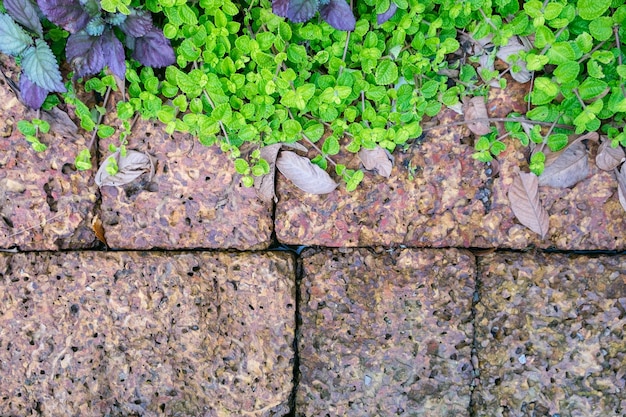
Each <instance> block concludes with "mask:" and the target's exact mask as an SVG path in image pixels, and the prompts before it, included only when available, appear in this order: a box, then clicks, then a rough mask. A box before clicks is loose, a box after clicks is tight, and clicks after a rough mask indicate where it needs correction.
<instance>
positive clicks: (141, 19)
mask: <svg viewBox="0 0 626 417" xmlns="http://www.w3.org/2000/svg"><path fill="white" fill-rule="evenodd" d="M119 28H120V29H122V32H124V33H125V34H127V35H128V36H132V37H135V38H139V37H140V36H145V35H146V33H148V32H149V31H150V30H151V29H152V16H151V15H150V13H148V12H145V11H143V10H132V11H131V12H130V14H129V15H128V16H126V20H124V21H123V22H122V23H121V24H120V25H119Z"/></svg>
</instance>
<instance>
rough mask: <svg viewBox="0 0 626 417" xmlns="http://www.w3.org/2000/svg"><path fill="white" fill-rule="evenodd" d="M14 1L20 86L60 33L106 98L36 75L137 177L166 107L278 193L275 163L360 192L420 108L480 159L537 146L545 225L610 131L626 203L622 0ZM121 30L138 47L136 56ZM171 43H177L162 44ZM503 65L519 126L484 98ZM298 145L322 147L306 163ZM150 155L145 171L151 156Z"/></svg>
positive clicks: (402, 142)
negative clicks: (341, 158) (554, 198)
mask: <svg viewBox="0 0 626 417" xmlns="http://www.w3.org/2000/svg"><path fill="white" fill-rule="evenodd" d="M17 1H18V0H11V1H6V0H5V1H4V7H5V9H6V10H7V12H8V14H2V15H0V19H3V20H2V22H3V23H6V24H7V25H8V26H7V25H1V26H3V27H4V28H5V29H0V40H1V39H5V40H6V39H8V40H10V41H11V42H7V41H4V42H3V45H5V46H4V47H3V48H4V49H1V50H2V52H4V53H8V54H12V55H14V56H17V58H18V59H19V60H20V61H21V64H22V65H23V69H24V76H23V77H20V83H22V81H21V78H24V79H31V80H32V81H35V80H39V78H38V77H37V76H35V75H34V74H35V73H37V72H36V71H33V70H29V69H28V68H29V67H28V65H29V60H28V56H30V55H28V54H27V52H28V51H31V50H35V51H38V49H37V48H41V50H42V51H43V50H45V48H46V47H45V46H43V45H45V44H46V42H49V43H50V45H51V47H50V49H51V50H53V51H56V58H57V59H60V60H63V59H65V60H67V61H68V62H69V64H70V68H71V70H73V72H74V73H73V77H74V79H76V78H79V80H82V81H83V82H84V83H85V86H86V88H87V90H93V91H95V92H97V93H98V94H100V95H101V97H103V98H104V100H103V102H102V103H100V104H98V106H97V108H96V109H95V110H96V111H93V110H94V109H89V108H87V107H86V106H85V105H84V103H82V102H81V100H80V99H79V98H78V96H77V95H76V94H75V92H74V90H75V88H74V85H73V84H72V83H65V84H61V83H60V79H61V78H60V75H57V74H56V72H54V71H52V72H51V74H53V75H52V81H54V82H52V81H49V80H48V81H49V83H48V82H44V81H43V78H41V77H40V78H41V80H39V81H40V82H39V83H34V82H31V84H36V85H37V87H39V88H44V89H46V93H48V92H59V93H61V96H62V98H63V100H64V101H65V102H66V103H68V104H69V105H70V106H74V107H75V108H76V114H77V115H78V116H79V117H80V122H81V126H82V127H83V128H86V129H87V130H92V131H94V139H96V134H97V135H98V136H100V137H106V136H111V135H114V134H118V135H119V138H120V139H119V140H120V145H119V146H118V147H113V148H112V149H111V152H112V154H113V155H114V157H112V158H109V159H108V160H107V162H106V163H105V165H104V166H103V168H102V169H105V170H106V171H107V172H108V174H109V175H110V176H115V175H118V174H119V175H123V174H124V173H123V172H122V173H119V170H120V169H119V168H120V166H125V165H131V166H133V169H136V166H134V165H133V164H124V163H120V158H124V157H125V155H126V151H125V144H126V139H125V138H126V137H127V136H128V135H129V134H132V120H133V119H134V118H136V117H143V118H148V119H158V120H160V121H161V122H163V123H164V125H165V129H166V130H167V131H168V132H170V133H173V132H174V131H181V132H189V133H191V134H193V135H194V136H196V137H197V138H198V140H199V141H200V142H201V143H202V144H204V145H207V146H220V147H221V149H222V150H223V151H224V152H228V153H229V154H230V155H231V156H232V159H233V162H234V166H235V169H236V170H237V172H238V173H239V174H241V175H242V182H243V183H244V184H245V185H247V186H252V185H253V184H254V183H255V182H256V184H257V186H258V187H259V188H260V189H262V190H266V191H264V192H263V194H262V195H263V196H264V197H265V198H273V197H274V196H273V175H274V173H273V170H274V167H277V168H278V169H279V170H281V171H282V172H283V174H285V175H286V176H287V177H288V178H290V179H291V180H292V181H294V182H295V183H296V184H297V185H298V186H299V187H301V188H303V189H304V190H305V191H308V192H313V193H325V192H329V191H332V190H333V189H334V188H335V187H336V186H337V183H336V182H335V180H333V177H334V178H339V179H341V180H342V181H343V182H344V184H345V187H346V188H347V189H348V190H353V189H355V188H356V187H357V186H358V184H359V183H360V181H361V180H362V179H363V177H364V175H365V171H366V170H374V171H376V172H378V173H379V174H382V175H389V172H390V167H391V166H392V163H393V162H392V161H393V158H392V156H391V154H390V153H391V152H393V151H395V150H397V149H400V150H402V149H404V148H406V147H407V146H410V144H411V142H412V141H413V140H415V139H416V138H418V137H419V136H420V135H422V133H423V132H424V128H423V125H424V122H425V121H427V120H428V119H429V118H432V117H434V116H436V115H437V114H438V113H439V112H440V111H441V110H442V108H444V107H448V108H452V109H454V110H455V111H457V112H459V113H461V114H463V115H464V122H463V123H465V124H467V126H468V127H469V128H470V130H471V131H472V132H473V133H474V135H475V142H474V146H475V153H474V157H475V158H476V159H478V160H481V161H484V162H489V161H491V160H492V159H493V158H497V156H498V155H499V153H501V152H502V151H503V150H504V149H505V148H506V146H507V143H509V144H510V142H511V141H513V140H517V141H520V142H521V143H522V144H523V145H525V146H528V147H529V148H530V150H531V152H529V161H528V162H529V165H528V166H529V171H530V172H531V174H528V175H531V176H526V174H524V173H522V174H520V176H519V178H518V179H517V180H516V183H515V187H513V190H516V191H515V192H511V193H510V199H511V204H512V207H513V209H514V212H515V214H516V215H517V217H518V218H519V219H520V221H521V222H522V223H524V224H526V225H527V226H529V227H531V228H532V229H533V230H535V231H537V232H538V233H540V234H542V235H545V231H546V230H547V228H546V225H545V218H546V216H545V215H543V214H542V213H541V206H540V202H539V201H538V198H537V197H536V195H537V192H536V187H537V186H538V185H539V184H541V185H551V186H559V187H570V186H572V185H573V184H572V180H571V178H572V175H570V174H571V173H573V172H577V173H585V172H586V170H587V169H588V167H587V168H585V167H584V166H583V164H584V163H586V158H582V157H581V155H582V154H585V152H584V150H582V149H581V146H583V147H584V145H583V144H582V142H583V141H588V140H598V141H601V142H602V147H601V152H599V154H598V160H602V161H605V162H606V161H607V160H610V161H613V162H611V163H605V164H604V165H602V166H604V167H605V168H606V169H609V170H615V172H616V178H617V179H618V181H619V187H618V190H619V193H620V194H619V195H620V201H621V202H622V204H623V205H624V206H625V207H626V197H624V196H625V195H626V194H624V193H625V192H626V174H625V173H624V171H625V169H624V168H621V169H620V166H621V164H622V162H623V147H624V146H626V132H625V130H624V124H625V118H626V87H625V86H624V85H625V79H626V64H625V62H624V59H625V57H626V47H625V46H624V43H623V39H624V38H625V37H626V22H625V21H626V5H624V4H623V1H621V0H593V1H592V0H570V1H566V0H558V1H544V2H541V1H537V0H533V1H528V2H519V1H517V0H515V1H513V0H498V1H495V2H491V1H487V0H473V1H463V2H457V1H453V0H437V1H435V0H433V1H429V0H425V1H418V0H383V1H375V0H362V1H356V2H353V3H351V4H349V3H347V2H345V1H343V0H331V1H317V0H274V1H273V2H270V1H269V0H241V1H237V2H233V1H231V0H198V1H194V2H186V1H179V0H150V1H146V2H138V1H134V0H106V1H102V2H101V3H93V2H92V3H84V2H82V1H81V2H79V1H78V0H76V1H74V2H71V1H67V0H58V1H55V2H52V1H50V0H48V2H49V3H48V4H53V3H54V4H57V3H58V4H59V5H65V6H66V7H67V5H70V4H71V5H74V6H76V7H75V8H73V9H71V10H72V11H71V13H70V12H69V11H68V12H67V13H66V14H63V15H62V16H61V17H59V16H56V15H52V14H50V15H49V16H48V19H44V23H43V26H42V28H43V29H41V30H40V29H39V27H38V26H37V25H36V23H35V20H36V19H34V17H32V16H33V15H32V13H30V14H28V15H27V16H26V17H23V16H22V17H18V15H19V13H17V12H16V11H15V10H14V11H13V12H11V9H12V6H11V5H12V4H13V3H16V2H17ZM20 1H22V2H25V1H26V0H20ZM92 1H93V0H92ZM27 3H29V4H31V5H33V7H34V3H30V2H27ZM42 3H44V2H43V1H42V0H40V2H39V4H40V7H41V10H42V11H43V12H44V14H45V12H46V10H47V9H46V7H42V6H41V4H42ZM88 5H91V6H89V7H91V9H90V8H89V7H87V6H88ZM13 8H14V9H15V7H13ZM85 13H87V15H85ZM20 16H21V15H20ZM29 16H30V17H29ZM69 16H71V22H74V23H68V22H70V20H68V19H69ZM148 16H150V18H149V19H148ZM153 16H154V18H153ZM285 18H287V19H285ZM48 20H49V21H48ZM75 22H80V23H75ZM131 22H135V24H136V26H137V27H138V28H139V29H131V28H130V24H131ZM55 23H56V24H57V25H58V26H57V25H55ZM20 25H21V26H20ZM133 27H134V26H133ZM6 28H10V30H9V29H6ZM24 29H25V30H26V31H24ZM20 30H21V32H20ZM89 31H91V32H89ZM85 33H86V34H85ZM80 34H82V35H80ZM80 36H83V37H84V38H86V37H87V36H89V38H88V39H89V41H90V42H91V43H89V44H88V43H87V42H86V41H83V38H80ZM27 38H28V39H27ZM76 38H79V41H73V40H72V39H76ZM102 42H112V43H114V44H115V45H117V46H115V47H114V48H111V51H115V52H114V53H113V52H107V54H103V55H104V57H103V58H101V59H89V57H87V59H85V58H84V57H83V56H82V55H81V56H80V57H79V55H78V52H81V53H83V55H84V53H85V52H86V50H85V48H86V46H87V45H91V46H94V45H96V46H97V45H99V44H100V43H102ZM117 42H120V44H119V45H122V44H124V45H126V48H127V49H128V50H129V51H131V54H129V55H128V59H127V60H125V61H124V65H122V57H123V54H122V53H121V52H122V51H123V50H121V49H120V46H119V45H118V44H117ZM75 44H78V45H80V46H81V47H82V48H83V49H80V48H77V47H75ZM170 44H171V45H172V46H173V54H172V55H170V54H169V53H166V54H165V55H164V56H163V55H160V54H159V51H161V50H162V49H163V48H161V46H169V45H170ZM6 45H10V46H9V47H7V46H6ZM16 45H17V46H16ZM141 45H144V46H143V47H142V46H141ZM64 48H65V54H64V53H63V50H64ZM142 48H143V49H142ZM92 49H93V48H90V49H89V50H92ZM142 50H143V51H144V52H138V51H142ZM46 51H47V50H46ZM29 53H30V52H29ZM42 56H45V57H46V59H45V60H44V59H42V60H41V62H47V63H48V64H42V65H48V66H50V68H52V63H51V62H52V60H51V58H50V56H51V55H50V53H48V52H46V53H45V54H43V55H42ZM24 61H26V65H25V62H24ZM142 64H143V65H142ZM170 64H171V65H170ZM496 64H499V65H496ZM152 67H164V69H161V70H154V69H152ZM46 68H47V67H46ZM103 68H105V70H104V71H101V69H103ZM29 71H30V72H29ZM505 74H509V75H510V76H511V77H513V79H515V80H517V81H519V82H527V83H531V84H532V88H531V92H530V94H529V96H528V111H527V112H526V113H525V114H511V115H510V116H509V118H508V119H507V122H506V123H505V127H506V131H498V130H497V129H496V128H495V127H494V123H493V122H494V120H491V119H489V118H488V114H487V110H486V108H485V98H484V97H485V96H486V95H487V92H488V90H489V89H490V88H506V79H507V78H505ZM88 75H89V76H90V77H87V76H88ZM122 75H123V76H122ZM80 77H82V78H80ZM33 79H34V80H33ZM66 90H67V91H66ZM114 90H122V97H123V100H121V101H119V102H117V104H116V107H115V108H114V109H113V111H116V112H117V116H118V118H119V120H121V124H120V126H104V125H102V124H101V123H100V122H101V120H102V119H101V116H102V114H103V112H105V111H112V110H111V109H108V110H107V103H106V99H107V97H108V96H109V93H110V92H111V91H114ZM25 91H28V86H26V88H25ZM64 91H65V92H64ZM22 95H24V92H23V94H22ZM50 97H52V98H50ZM54 97H56V95H50V96H49V97H48V100H47V101H46V102H44V103H43V105H44V107H45V106H46V104H47V103H50V104H52V105H53V104H54V103H55V100H54ZM39 98H40V97H39ZM26 102H27V103H28V101H26ZM30 104H33V103H30ZM35 104H36V103H35ZM32 107H36V106H32ZM23 127H24V128H25V129H26V131H25V135H26V137H27V138H28V140H29V141H31V142H32V143H33V146H34V147H35V148H36V149H38V150H41V149H42V148H43V146H39V145H36V144H37V143H38V140H37V135H36V133H37V129H40V128H41V127H42V124H41V123H39V122H37V121H36V120H34V121H31V122H30V124H29V125H26V124H23ZM43 127H44V128H45V126H43ZM39 143H40V142H39ZM283 144H291V145H290V146H291V148H294V147H295V149H286V148H285V145H283ZM344 144H345V150H346V151H348V152H353V153H358V155H359V157H360V158H361V160H362V161H363V167H364V168H363V169H349V168H347V167H346V166H344V165H342V164H340V163H338V162H336V161H335V160H334V158H333V157H334V155H337V154H338V153H339V152H340V151H341V150H342V146H344ZM302 146H303V147H304V148H302ZM298 149H304V150H310V149H313V150H315V151H316V152H317V155H316V156H315V157H314V158H313V159H312V160H309V159H307V158H305V157H303V156H300V155H298V153H297V152H299V151H298ZM90 150H91V149H86V150H85V151H84V152H82V153H81V155H79V156H78V158H77V162H76V163H77V167H79V168H80V167H82V168H89V167H90V166H91V165H90V160H91V153H90ZM581 152H582V153H581ZM620 152H621V153H620ZM609 154H610V155H611V156H610V157H608V159H607V157H606V155H609ZM620 155H622V156H620ZM143 160H144V164H146V168H145V169H146V170H148V168H147V164H148V163H149V162H148V160H149V158H143ZM583 160H584V161H583ZM600 164H603V162H600V163H599V165H598V166H600ZM550 167H551V168H550ZM603 169H604V168H603ZM329 171H331V174H332V176H331V175H329V174H328V172H329ZM332 171H334V172H332ZM131 177H132V176H131ZM562 178H569V179H568V181H563V180H561V179H562ZM575 178H578V180H580V179H581V178H584V176H582V177H581V176H580V175H578V176H575ZM112 181H113V182H115V181H116V180H115V179H113V180H112ZM535 183H536V184H535ZM541 219H543V220H541Z"/></svg>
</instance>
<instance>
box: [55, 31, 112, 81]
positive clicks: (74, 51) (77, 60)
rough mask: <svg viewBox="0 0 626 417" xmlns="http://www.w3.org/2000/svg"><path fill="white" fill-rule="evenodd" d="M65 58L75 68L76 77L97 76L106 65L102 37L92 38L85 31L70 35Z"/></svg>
mask: <svg viewBox="0 0 626 417" xmlns="http://www.w3.org/2000/svg"><path fill="white" fill-rule="evenodd" d="M65 56H66V58H67V61H68V62H69V63H70V64H71V65H72V68H74V71H75V76H76V77H83V76H85V75H92V74H97V73H99V72H100V71H102V68H104V66H105V64H106V61H105V59H104V51H103V50H102V43H101V42H100V37H99V36H90V35H89V34H87V33H86V32H84V31H81V32H78V33H74V34H72V35H70V37H69V38H68V39H67V45H66V47H65Z"/></svg>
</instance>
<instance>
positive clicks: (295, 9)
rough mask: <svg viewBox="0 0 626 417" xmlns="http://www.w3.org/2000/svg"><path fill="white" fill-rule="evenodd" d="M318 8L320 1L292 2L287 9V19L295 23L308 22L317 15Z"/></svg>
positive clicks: (293, 0)
mask: <svg viewBox="0 0 626 417" xmlns="http://www.w3.org/2000/svg"><path fill="white" fill-rule="evenodd" d="M318 7H319V3H318V0H291V1H289V6H288V8H287V17H288V18H289V20H291V21H292V22H295V23H300V22H306V21H307V20H309V19H310V18H312V17H313V16H314V15H315V12H317V8H318Z"/></svg>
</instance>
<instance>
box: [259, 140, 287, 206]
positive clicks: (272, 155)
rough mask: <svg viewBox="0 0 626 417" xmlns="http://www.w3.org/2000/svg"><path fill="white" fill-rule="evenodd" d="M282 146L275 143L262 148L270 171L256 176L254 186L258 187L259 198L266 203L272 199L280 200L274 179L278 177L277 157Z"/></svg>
mask: <svg viewBox="0 0 626 417" xmlns="http://www.w3.org/2000/svg"><path fill="white" fill-rule="evenodd" d="M280 147H281V144H280V143H275V144H273V145H269V146H264V147H262V148H261V158H263V159H265V160H266V161H267V163H268V164H269V165H270V171H269V172H268V173H267V174H265V175H262V176H260V177H256V178H254V188H256V192H257V195H258V196H259V198H260V199H261V200H262V201H265V202H266V203H269V202H270V201H273V202H275V203H276V202H278V198H276V191H275V189H276V187H275V184H274V179H275V177H276V158H277V157H278V151H280Z"/></svg>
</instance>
